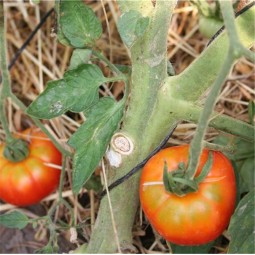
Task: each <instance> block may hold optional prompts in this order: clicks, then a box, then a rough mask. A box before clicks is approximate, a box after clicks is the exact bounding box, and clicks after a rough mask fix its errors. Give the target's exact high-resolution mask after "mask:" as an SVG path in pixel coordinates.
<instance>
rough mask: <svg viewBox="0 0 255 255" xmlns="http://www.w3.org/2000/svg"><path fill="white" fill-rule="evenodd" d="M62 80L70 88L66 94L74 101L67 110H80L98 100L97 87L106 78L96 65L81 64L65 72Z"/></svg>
mask: <svg viewBox="0 0 255 255" xmlns="http://www.w3.org/2000/svg"><path fill="white" fill-rule="evenodd" d="M64 80H65V81H66V83H67V86H68V87H69V88H70V89H71V90H69V91H68V92H67V96H69V97H71V98H72V100H73V102H74V103H73V105H72V106H71V107H70V108H69V110H70V111H73V112H81V111H83V110H85V109H86V108H88V107H90V106H91V105H93V104H95V103H96V102H97V101H98V99H99V96H98V88H99V86H100V85H101V84H102V83H103V82H104V81H106V78H105V77H104V75H103V73H102V71H101V70H100V68H99V67H98V66H96V65H91V64H83V65H79V66H78V67H77V68H76V69H73V70H70V71H68V72H66V73H65V75H64Z"/></svg>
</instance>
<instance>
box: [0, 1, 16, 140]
mask: <svg viewBox="0 0 255 255" xmlns="http://www.w3.org/2000/svg"><path fill="white" fill-rule="evenodd" d="M4 38H5V22H4V4H3V1H1V2H0V67H1V72H2V87H1V95H0V121H1V123H2V126H3V129H4V132H5V134H6V142H7V143H9V142H12V141H13V140H14V137H13V136H12V134H11V132H10V130H9V126H8V121H7V117H6V114H5V111H4V108H5V107H4V106H5V101H6V99H7V97H8V95H9V93H10V77H9V72H8V67H7V61H6V55H7V54H6V49H7V47H6V40H5V39H4Z"/></svg>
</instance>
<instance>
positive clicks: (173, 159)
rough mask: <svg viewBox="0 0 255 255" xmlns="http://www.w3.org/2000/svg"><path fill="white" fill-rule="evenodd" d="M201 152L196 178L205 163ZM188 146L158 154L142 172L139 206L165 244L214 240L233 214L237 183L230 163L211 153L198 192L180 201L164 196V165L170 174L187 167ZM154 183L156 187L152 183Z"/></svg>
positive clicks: (173, 197)
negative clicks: (205, 175)
mask: <svg viewBox="0 0 255 255" xmlns="http://www.w3.org/2000/svg"><path fill="white" fill-rule="evenodd" d="M208 154H209V150H207V149H204V150H203V152H202V155H201V158H200V162H199V167H198V170H197V173H196V176H197V175H198V174H199V173H200V172H201V170H202V168H203V166H204V164H205V162H206V161H207V158H208ZM188 156H189V145H181V146H176V147H170V148H167V149H163V150H161V151H160V152H159V153H157V154H156V155H155V156H154V157H152V158H151V159H150V160H149V161H148V162H147V164H146V165H145V167H144V168H143V172H142V176H141V181H140V199H141V205H142V208H143V210H144V213H145V215H146V216H147V218H148V220H149V221H150V222H151V224H152V225H153V226H154V228H155V229H156V230H157V231H158V232H159V234H160V235H161V236H162V237H164V238H165V239H166V240H167V241H169V242H172V243H175V244H178V245H201V244H205V243H208V242H210V241H212V240H214V239H216V238H217V237H218V236H219V235H220V234H221V233H222V232H223V231H224V229H225V228H226V227H227V225H228V223H229V221H230V217H231V215H232V214H233V212H234V208H235V201H236V182H235V174H234V170H233V167H232V165H231V163H230V161H229V160H228V159H227V158H226V157H225V156H224V155H223V154H222V153H221V152H216V151H212V158H213V163H212V166H211V169H210V172H209V174H208V175H207V177H206V178H205V179H204V180H203V182H201V183H200V184H199V189H198V191H197V192H193V193H189V194H187V195H184V196H182V197H179V196H177V195H175V194H171V193H169V192H167V191H166V190H165V188H164V186H163V185H162V184H159V183H158V182H162V179H163V168H164V162H166V163H167V166H168V169H169V171H174V170H175V169H177V167H178V165H179V164H180V163H182V162H183V163H184V164H187V162H188ZM153 182H157V183H153Z"/></svg>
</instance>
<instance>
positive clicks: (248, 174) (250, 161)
mask: <svg viewBox="0 0 255 255" xmlns="http://www.w3.org/2000/svg"><path fill="white" fill-rule="evenodd" d="M254 169H255V162H254V157H250V158H247V159H246V160H245V161H244V163H243V164H242V167H241V169H240V178H241V191H242V192H248V191H250V190H252V189H253V188H254V180H255V179H254V177H255V176H254Z"/></svg>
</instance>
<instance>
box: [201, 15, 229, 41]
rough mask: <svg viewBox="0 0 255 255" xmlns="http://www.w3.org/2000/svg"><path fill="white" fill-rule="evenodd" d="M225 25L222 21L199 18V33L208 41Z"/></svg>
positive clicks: (211, 18)
mask: <svg viewBox="0 0 255 255" xmlns="http://www.w3.org/2000/svg"><path fill="white" fill-rule="evenodd" d="M223 25H224V23H223V21H222V20H219V19H216V18H213V17H205V16H202V15H201V16H200V17H199V31H200V33H201V34H202V35H203V36H204V37H206V38H208V39H209V38H211V37H212V36H213V35H215V34H216V32H217V31H218V30H219V29H220V28H221V27H222V26H223Z"/></svg>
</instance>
